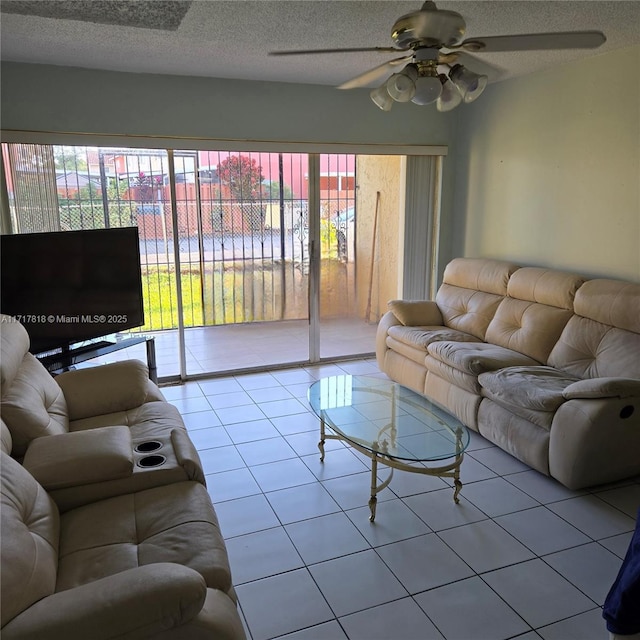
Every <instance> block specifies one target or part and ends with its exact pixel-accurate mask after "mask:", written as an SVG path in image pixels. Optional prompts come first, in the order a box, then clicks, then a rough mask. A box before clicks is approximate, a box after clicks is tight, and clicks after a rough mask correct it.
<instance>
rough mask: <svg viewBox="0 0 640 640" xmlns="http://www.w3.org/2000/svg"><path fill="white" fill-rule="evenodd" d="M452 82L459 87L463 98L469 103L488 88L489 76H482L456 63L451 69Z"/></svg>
mask: <svg viewBox="0 0 640 640" xmlns="http://www.w3.org/2000/svg"><path fill="white" fill-rule="evenodd" d="M449 78H450V79H451V82H453V84H455V85H456V87H458V90H459V91H460V93H461V94H462V99H463V100H464V101H465V102H467V103H469V102H473V101H474V100H475V99H476V98H479V97H480V94H481V93H482V92H483V91H484V90H485V89H486V87H487V82H488V81H489V78H487V76H481V75H478V74H477V73H473V71H469V69H465V68H464V67H463V66H462V65H461V64H456V65H454V66H453V67H452V69H451V71H449Z"/></svg>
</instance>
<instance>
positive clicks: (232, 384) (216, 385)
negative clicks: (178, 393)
mask: <svg viewBox="0 0 640 640" xmlns="http://www.w3.org/2000/svg"><path fill="white" fill-rule="evenodd" d="M198 384H199V385H200V390H201V391H202V393H203V394H204V395H205V396H213V395H218V394H222V395H225V394H227V393H236V392H238V391H242V390H243V388H242V387H241V386H240V384H239V383H238V382H237V381H236V380H234V379H233V378H219V379H217V380H201V381H200V382H199V383H198Z"/></svg>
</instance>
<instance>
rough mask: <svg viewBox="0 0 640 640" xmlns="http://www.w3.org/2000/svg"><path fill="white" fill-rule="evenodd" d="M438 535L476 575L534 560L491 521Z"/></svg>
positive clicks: (522, 547)
mask: <svg viewBox="0 0 640 640" xmlns="http://www.w3.org/2000/svg"><path fill="white" fill-rule="evenodd" d="M439 535H440V538H442V540H444V542H445V543H446V544H447V545H448V546H449V547H451V548H452V549H453V550H454V551H455V552H456V553H457V554H458V555H459V556H460V557H461V558H462V559H463V560H464V561H465V562H466V563H467V564H468V565H469V566H470V567H471V568H472V569H473V570H474V571H475V572H476V573H482V572H484V571H491V570H492V569H497V568H498V567H504V566H506V565H510V564H516V563H519V562H523V561H524V560H529V559H530V558H533V553H531V551H529V549H527V548H526V547H525V546H524V545H522V544H520V543H519V542H518V541H517V540H516V539H515V538H514V537H512V536H511V535H509V534H508V533H507V532H506V531H505V530H504V529H501V528H500V527H499V526H498V525H497V524H496V523H495V522H493V521H492V520H483V521H482V522H474V523H472V524H466V525H464V526H462V527H456V528H455V529H447V530H446V531H443V532H442V533H440V534H439Z"/></svg>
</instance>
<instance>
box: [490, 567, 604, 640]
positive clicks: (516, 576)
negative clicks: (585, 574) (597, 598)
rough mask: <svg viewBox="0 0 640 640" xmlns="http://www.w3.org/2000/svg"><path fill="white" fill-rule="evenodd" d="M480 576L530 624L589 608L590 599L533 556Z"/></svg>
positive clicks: (535, 626)
mask: <svg viewBox="0 0 640 640" xmlns="http://www.w3.org/2000/svg"><path fill="white" fill-rule="evenodd" d="M482 578H483V580H485V582H487V584H489V586H490V587H491V588H492V589H493V590H494V591H495V592H496V593H497V594H498V595H499V596H500V597H501V598H503V599H504V600H505V602H507V603H508V604H509V605H510V606H511V607H513V609H514V610H515V611H516V612H517V613H518V614H519V615H521V616H522V617H523V618H524V620H526V621H527V622H528V623H529V624H530V625H531V626H532V627H533V628H537V627H541V626H544V625H547V624H551V623H552V622H558V621H559V620H562V619H564V618H568V617H570V616H574V615H576V614H578V613H583V612H585V611H588V610H589V609H593V605H594V603H593V601H592V600H590V599H589V598H588V597H587V596H585V595H584V594H583V593H581V592H580V591H579V590H578V589H576V588H575V587H574V586H573V585H572V584H570V583H569V582H568V581H567V580H565V579H564V578H562V577H561V576H560V575H558V574H557V573H556V572H555V571H554V570H553V569H552V568H551V567H549V566H548V565H546V564H545V563H544V562H543V561H542V560H539V559H537V558H536V559H534V560H530V561H529V562H526V563H523V564H518V565H515V566H511V567H505V568H504V569H498V570H497V571H491V572H489V573H486V574H484V575H483V576H482Z"/></svg>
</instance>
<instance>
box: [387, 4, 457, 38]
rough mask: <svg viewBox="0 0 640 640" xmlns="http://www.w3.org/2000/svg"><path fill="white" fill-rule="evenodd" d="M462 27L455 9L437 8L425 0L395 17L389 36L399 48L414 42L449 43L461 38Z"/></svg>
mask: <svg viewBox="0 0 640 640" xmlns="http://www.w3.org/2000/svg"><path fill="white" fill-rule="evenodd" d="M465 30H466V24H465V21H464V18H463V17H462V16H461V15H460V14H459V13H456V12H455V11H445V10H441V9H437V8H436V5H435V3H434V2H425V3H424V5H423V6H422V8H421V9H420V10H419V11H413V12H412V13H407V14H406V15H404V16H401V17H400V18H398V20H396V22H395V24H394V25H393V28H392V30H391V38H392V40H393V41H394V42H395V44H396V45H397V46H398V47H400V48H402V49H407V48H411V47H415V46H417V45H420V46H426V47H450V46H453V45H455V44H457V43H458V42H460V40H462V38H463V36H464V33H465Z"/></svg>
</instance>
